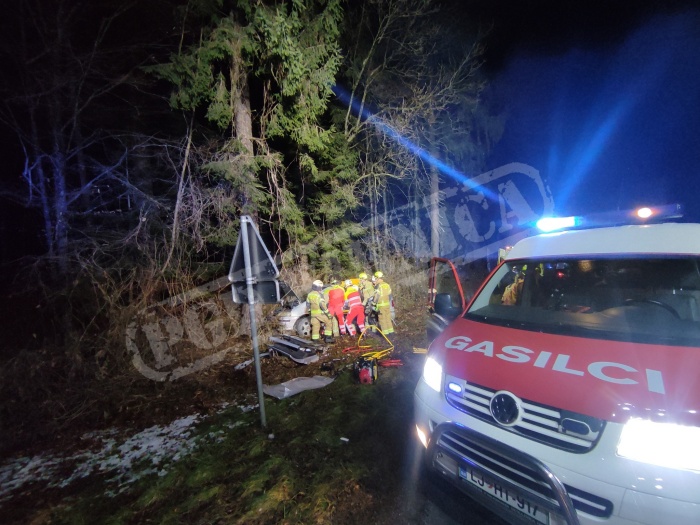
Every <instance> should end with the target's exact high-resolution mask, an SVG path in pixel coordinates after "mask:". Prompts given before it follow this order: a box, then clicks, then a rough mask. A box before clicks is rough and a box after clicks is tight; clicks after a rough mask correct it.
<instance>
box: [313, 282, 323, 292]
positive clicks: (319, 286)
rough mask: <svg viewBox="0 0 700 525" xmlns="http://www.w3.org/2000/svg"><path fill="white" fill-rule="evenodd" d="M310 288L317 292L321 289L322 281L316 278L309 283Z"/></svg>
mask: <svg viewBox="0 0 700 525" xmlns="http://www.w3.org/2000/svg"><path fill="white" fill-rule="evenodd" d="M311 289H312V290H316V291H317V292H318V291H321V290H323V281H321V280H320V279H316V280H315V281H314V282H313V283H311Z"/></svg>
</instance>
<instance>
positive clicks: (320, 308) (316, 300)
mask: <svg viewBox="0 0 700 525" xmlns="http://www.w3.org/2000/svg"><path fill="white" fill-rule="evenodd" d="M306 304H308V305H309V313H310V314H311V315H318V314H323V313H326V312H327V311H328V306H327V305H326V300H325V299H324V298H323V295H321V292H317V291H316V290H312V291H310V292H309V295H307V296H306Z"/></svg>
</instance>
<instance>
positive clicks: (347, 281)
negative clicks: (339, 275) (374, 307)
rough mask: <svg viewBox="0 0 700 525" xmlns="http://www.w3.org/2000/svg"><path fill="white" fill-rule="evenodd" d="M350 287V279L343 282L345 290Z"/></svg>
mask: <svg viewBox="0 0 700 525" xmlns="http://www.w3.org/2000/svg"><path fill="white" fill-rule="evenodd" d="M351 286H352V281H351V280H350V279H347V280H346V281H345V288H350V287H351Z"/></svg>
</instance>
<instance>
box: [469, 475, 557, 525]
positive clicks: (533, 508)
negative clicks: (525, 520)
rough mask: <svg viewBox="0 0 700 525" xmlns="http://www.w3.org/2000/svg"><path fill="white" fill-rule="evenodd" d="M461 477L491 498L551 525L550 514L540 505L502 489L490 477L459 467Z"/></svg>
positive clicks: (512, 491)
mask: <svg viewBox="0 0 700 525" xmlns="http://www.w3.org/2000/svg"><path fill="white" fill-rule="evenodd" d="M459 477H460V478H462V479H463V480H465V481H466V482H468V483H471V484H472V485H475V486H477V487H479V488H480V489H481V490H483V491H484V492H486V493H487V494H488V495H489V496H492V497H494V498H496V499H498V500H500V501H502V502H503V503H505V504H507V505H508V506H510V507H512V508H514V509H515V510H518V511H520V512H522V513H523V514H526V515H528V516H530V517H531V518H532V519H534V520H535V521H537V522H538V523H544V524H545V525H549V513H548V512H547V511H546V510H545V509H542V508H540V507H539V506H538V505H536V504H534V503H533V502H531V501H530V500H528V499H527V498H525V497H523V496H522V495H521V494H520V493H519V492H517V491H514V490H512V489H507V488H505V487H502V486H501V485H499V484H498V482H496V481H494V480H492V479H490V478H489V477H488V476H484V474H482V473H481V472H480V471H478V470H475V469H473V468H471V467H459Z"/></svg>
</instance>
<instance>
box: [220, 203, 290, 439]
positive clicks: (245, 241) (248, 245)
mask: <svg viewBox="0 0 700 525" xmlns="http://www.w3.org/2000/svg"><path fill="white" fill-rule="evenodd" d="M251 259H253V260H252V261H251ZM278 277H279V271H278V270H277V266H276V265H275V261H274V260H273V259H272V256H271V255H270V252H269V251H268V250H267V248H266V247H265V244H264V243H263V242H262V239H261V237H260V234H259V233H258V230H257V229H256V228H255V224H254V223H253V221H252V219H251V218H250V217H249V216H248V215H243V216H241V234H240V235H239V237H238V243H237V244H236V250H235V252H234V254H233V261H232V263H231V270H230V271H229V280H230V281H231V282H232V283H233V286H232V288H231V289H232V294H233V301H234V302H235V303H243V302H247V303H248V307H249V308H250V336H251V339H252V342H253V359H254V361H255V376H256V379H257V385H258V402H259V403H260V423H261V424H262V427H263V428H267V421H266V419H265V401H264V399H263V384H262V373H261V371H260V352H259V351H258V327H257V323H256V320H255V303H256V302H262V303H276V302H279V301H280V294H279V283H278V282H277V278H278ZM242 281H244V282H245V285H246V288H245V295H244V294H243V293H241V292H242V291H243V290H241V287H239V286H236V284H241V282H242ZM258 281H262V282H258ZM271 282H272V283H273V286H272V287H270V286H269V284H270V283H271ZM271 290H272V292H271V293H270V291H271ZM275 291H276V294H275ZM246 300H247V301H246Z"/></svg>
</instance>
